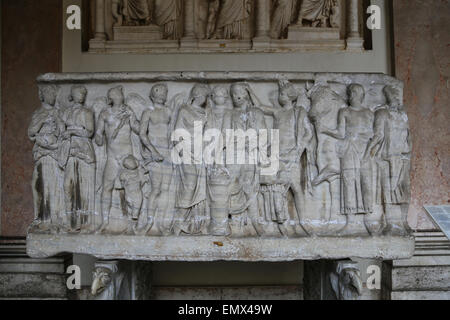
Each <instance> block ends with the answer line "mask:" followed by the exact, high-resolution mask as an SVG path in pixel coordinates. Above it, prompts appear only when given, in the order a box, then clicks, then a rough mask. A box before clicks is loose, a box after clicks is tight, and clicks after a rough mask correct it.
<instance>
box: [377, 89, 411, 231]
mask: <svg viewBox="0 0 450 320" xmlns="http://www.w3.org/2000/svg"><path fill="white" fill-rule="evenodd" d="M383 93H384V95H385V96H386V101H387V105H386V106H384V107H382V108H381V109H379V110H377V111H376V112H375V124H374V131H375V135H374V138H373V139H372V142H371V143H370V145H369V152H370V155H371V156H372V157H375V158H376V161H377V168H378V170H377V177H378V181H377V203H379V204H382V205H384V206H385V213H386V220H387V229H386V230H385V232H388V233H391V234H393V233H395V234H400V235H403V234H405V233H407V231H408V230H409V227H408V226H407V222H406V215H407V204H408V203H409V198H410V194H409V189H410V181H409V171H410V158H411V140H410V135H409V125H408V116H407V115H406V112H405V110H404V108H403V101H402V100H403V99H402V98H403V97H402V94H401V89H400V88H397V87H394V86H389V85H388V86H385V87H384V89H383ZM399 205H406V208H398V206H399ZM402 209H403V210H402ZM402 211H403V212H402Z"/></svg>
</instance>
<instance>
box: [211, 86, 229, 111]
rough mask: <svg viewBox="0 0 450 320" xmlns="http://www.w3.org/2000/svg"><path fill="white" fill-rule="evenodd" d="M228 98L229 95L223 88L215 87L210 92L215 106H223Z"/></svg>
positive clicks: (225, 88)
mask: <svg viewBox="0 0 450 320" xmlns="http://www.w3.org/2000/svg"><path fill="white" fill-rule="evenodd" d="M229 97H230V93H229V92H228V89H227V87H225V86H216V87H215V88H214V89H213V91H212V99H213V101H214V103H215V104H216V105H220V106H223V105H225V104H226V103H227V101H228V98H229Z"/></svg>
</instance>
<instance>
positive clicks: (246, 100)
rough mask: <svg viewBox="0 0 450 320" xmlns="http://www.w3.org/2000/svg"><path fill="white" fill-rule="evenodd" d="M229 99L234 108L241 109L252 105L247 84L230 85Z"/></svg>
mask: <svg viewBox="0 0 450 320" xmlns="http://www.w3.org/2000/svg"><path fill="white" fill-rule="evenodd" d="M231 99H232V100H233V104H234V106H235V107H242V106H245V105H248V104H251V103H252V100H251V94H250V86H249V84H248V83H245V82H239V83H233V84H232V85H231Z"/></svg>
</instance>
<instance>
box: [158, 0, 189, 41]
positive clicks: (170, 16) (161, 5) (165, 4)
mask: <svg viewBox="0 0 450 320" xmlns="http://www.w3.org/2000/svg"><path fill="white" fill-rule="evenodd" d="M182 15H183V2H182V0H155V15H154V17H155V22H156V24H157V25H158V26H161V27H163V38H164V39H169V40H177V39H180V38H181V37H182V36H183V24H182Z"/></svg>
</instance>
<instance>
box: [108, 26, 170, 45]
mask: <svg viewBox="0 0 450 320" xmlns="http://www.w3.org/2000/svg"><path fill="white" fill-rule="evenodd" d="M162 38H163V32H162V30H161V27H159V26H157V25H151V26H145V27H143V26H139V27H134V26H121V27H114V40H116V41H123V40H127V41H128V40H129V41H151V40H161V39H162Z"/></svg>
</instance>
